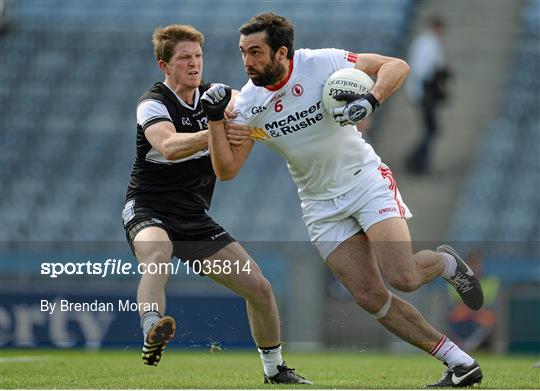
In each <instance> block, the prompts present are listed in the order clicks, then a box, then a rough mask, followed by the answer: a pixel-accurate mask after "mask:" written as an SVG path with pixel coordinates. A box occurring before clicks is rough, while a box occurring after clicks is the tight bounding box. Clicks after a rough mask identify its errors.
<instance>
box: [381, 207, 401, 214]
mask: <svg viewBox="0 0 540 391" xmlns="http://www.w3.org/2000/svg"><path fill="white" fill-rule="evenodd" d="M389 212H397V209H396V208H395V207H393V206H392V207H389V208H382V209H379V214H380V215H382V214H383V213H389Z"/></svg>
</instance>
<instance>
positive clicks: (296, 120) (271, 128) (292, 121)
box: [264, 101, 324, 137]
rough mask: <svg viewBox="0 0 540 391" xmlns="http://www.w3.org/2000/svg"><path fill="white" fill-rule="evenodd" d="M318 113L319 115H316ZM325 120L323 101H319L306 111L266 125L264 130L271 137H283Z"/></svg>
mask: <svg viewBox="0 0 540 391" xmlns="http://www.w3.org/2000/svg"><path fill="white" fill-rule="evenodd" d="M317 111H318V113H317V114H315V113H316V112H317ZM323 118H324V114H323V113H322V112H321V101H318V102H317V103H315V104H314V105H313V106H311V107H309V108H308V109H306V110H302V111H297V112H295V113H294V114H289V115H287V116H286V117H284V118H282V119H280V120H277V121H273V122H270V123H266V124H264V128H265V130H267V131H268V132H269V133H270V136H271V137H281V136H286V135H288V134H292V133H294V132H297V131H299V130H300V129H305V128H307V127H309V126H312V125H315V124H316V123H317V122H319V121H320V120H322V119H323Z"/></svg>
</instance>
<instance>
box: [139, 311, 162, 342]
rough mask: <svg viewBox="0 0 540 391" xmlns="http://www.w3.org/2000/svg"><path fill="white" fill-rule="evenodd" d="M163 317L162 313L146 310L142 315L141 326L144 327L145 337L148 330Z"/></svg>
mask: <svg viewBox="0 0 540 391" xmlns="http://www.w3.org/2000/svg"><path fill="white" fill-rule="evenodd" d="M160 319H161V315H160V314H159V312H157V311H146V312H145V313H144V314H142V316H141V328H142V329H143V333H144V337H145V338H146V334H147V333H148V330H150V329H151V328H152V326H153V325H154V324H156V322H157V321H158V320H160Z"/></svg>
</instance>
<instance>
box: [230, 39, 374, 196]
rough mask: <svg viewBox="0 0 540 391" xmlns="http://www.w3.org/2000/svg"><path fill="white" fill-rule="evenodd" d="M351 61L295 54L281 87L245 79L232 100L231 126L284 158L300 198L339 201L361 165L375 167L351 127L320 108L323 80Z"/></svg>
mask: <svg viewBox="0 0 540 391" xmlns="http://www.w3.org/2000/svg"><path fill="white" fill-rule="evenodd" d="M355 62H356V54H353V53H350V52H347V51H345V50H338V49H319V50H310V49H299V50H296V51H295V53H294V59H293V60H292V61H291V68H292V72H290V73H289V75H288V76H287V78H285V80H284V81H283V83H281V84H280V85H278V86H276V88H274V89H272V90H270V89H268V88H265V87H257V86H255V85H254V84H253V83H252V82H251V80H250V81H248V83H247V84H246V85H245V86H244V87H243V88H242V91H241V92H240V94H239V95H238V96H237V98H236V106H235V112H236V113H237V115H238V116H237V118H236V119H235V122H238V123H243V124H247V125H248V126H250V127H251V128H252V138H253V139H254V140H256V141H260V142H262V143H264V144H267V145H269V146H270V147H272V148H274V149H275V150H277V151H278V152H279V153H281V154H282V155H283V156H284V157H285V159H286V160H287V165H288V167H289V171H290V173H291V175H292V177H293V179H294V181H295V183H296V185H297V186H298V193H299V195H300V198H301V199H329V198H333V197H336V196H339V195H341V194H343V193H345V192H347V191H349V190H350V189H352V188H353V187H354V186H355V185H357V184H359V182H360V176H358V173H359V172H360V171H361V170H362V169H363V168H365V167H366V165H368V164H373V165H374V166H378V165H379V164H380V158H379V157H378V156H377V154H375V152H374V151H373V148H372V147H371V146H370V145H369V144H367V143H366V142H365V140H364V139H363V138H362V135H361V134H360V133H359V132H358V131H357V129H356V127H355V126H352V125H349V126H343V127H341V126H340V125H339V124H338V123H336V122H334V121H333V119H332V116H331V115H330V114H329V113H327V112H326V110H325V109H324V106H323V104H322V90H323V86H324V83H325V82H326V80H327V79H328V77H329V76H330V75H331V74H332V73H333V72H335V71H337V70H338V69H341V68H351V67H354V64H355Z"/></svg>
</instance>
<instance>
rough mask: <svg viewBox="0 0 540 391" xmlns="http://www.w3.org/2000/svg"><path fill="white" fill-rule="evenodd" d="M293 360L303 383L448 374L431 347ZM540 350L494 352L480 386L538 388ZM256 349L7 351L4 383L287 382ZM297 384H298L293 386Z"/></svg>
mask: <svg viewBox="0 0 540 391" xmlns="http://www.w3.org/2000/svg"><path fill="white" fill-rule="evenodd" d="M284 357H285V359H286V360H287V362H288V364H290V365H291V366H292V367H295V368H296V369H297V371H298V373H300V374H302V375H304V376H306V377H308V378H309V379H311V380H312V381H314V382H315V385H314V386H297V387H295V388H326V389H332V388H356V389H367V388H409V389H410V388H423V386H424V385H425V384H426V383H430V382H432V381H434V380H436V379H438V378H439V377H440V374H441V370H442V369H443V366H442V364H440V363H439V362H438V361H436V360H434V359H432V358H430V357H428V356H426V355H423V354H414V355H398V354H375V353H348V352H347V353H342V352H325V353H289V352H285V354H284ZM539 359H540V357H535V356H520V357H518V356H487V355H483V356H482V355H480V356H478V357H477V360H478V361H479V362H480V364H481V365H482V370H483V372H484V381H483V382H482V384H481V386H480V388H486V389H487V388H497V389H538V388H540V369H539V368H533V367H532V365H533V364H534V363H535V362H537V361H538V360H539ZM262 377H263V376H262V368H261V363H260V360H259V357H258V353H257V352H256V351H227V350H224V351H220V352H215V353H210V352H202V351H187V350H174V349H170V350H169V351H166V352H165V354H164V356H163V358H162V361H161V363H160V364H159V366H158V367H148V366H145V365H143V364H142V360H141V357H140V351H137V350H135V349H129V350H124V351H121V350H103V351H100V352H88V351H81V350H65V351H64V350H6V349H3V350H2V351H1V360H0V388H7V389H10V388H64V389H65V388H78V389H81V388H82V389H95V388H102V389H103V388H104V389H110V388H147V389H163V388H168V389H171V388H176V389H178V388H191V389H193V388H209V389H224V388H284V387H283V386H268V385H263V384H262V380H263V379H262ZM289 388H291V387H289Z"/></svg>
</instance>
